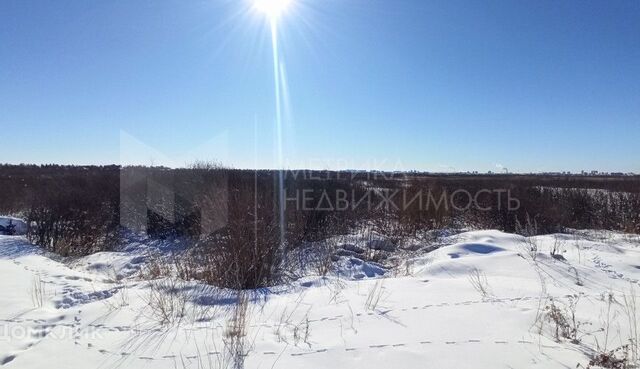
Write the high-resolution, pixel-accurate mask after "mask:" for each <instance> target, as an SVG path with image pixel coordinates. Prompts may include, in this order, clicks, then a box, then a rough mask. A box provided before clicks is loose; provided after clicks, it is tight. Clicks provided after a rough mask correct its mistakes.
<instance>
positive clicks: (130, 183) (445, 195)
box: [0, 163, 640, 289]
mask: <svg viewBox="0 0 640 369" xmlns="http://www.w3.org/2000/svg"><path fill="white" fill-rule="evenodd" d="M283 178H284V180H283V192H281V189H280V182H279V176H278V173H277V172H275V171H267V170H264V171H250V170H233V169H227V168H222V167H220V166H218V165H212V164H207V163H199V164H196V165H194V166H193V167H191V168H184V169H167V168H157V167H153V168H150V167H124V168H120V167H117V166H110V167H64V166H43V167H37V166H0V185H1V186H2V188H3V189H4V190H3V191H0V213H7V214H14V215H18V216H22V217H25V218H26V219H27V220H28V223H29V225H30V227H29V233H28V237H29V239H30V240H31V241H32V242H34V243H36V244H38V245H41V246H42V247H45V248H47V249H49V250H51V251H54V252H57V253H60V254H63V255H86V254H90V253H93V252H96V251H101V250H109V249H113V248H114V247H116V246H117V245H119V244H121V243H123V242H124V241H123V239H122V238H123V237H129V236H130V235H131V234H141V235H144V236H146V237H150V238H154V239H167V238H169V239H170V238H180V239H182V240H186V241H187V244H188V245H189V247H188V248H187V250H185V252H184V254H183V258H182V259H181V260H179V262H178V263H177V265H178V267H177V269H178V273H179V274H180V275H181V276H182V277H183V278H185V279H198V280H204V281H207V282H208V283H211V284H214V285H218V286H223V287H229V288H236V289H245V288H255V287H262V286H267V285H270V284H273V283H276V282H278V281H280V280H282V279H283V278H285V277H286V274H287V268H285V264H287V263H288V261H287V260H286V255H288V253H289V251H291V250H293V249H296V248H299V247H301V245H307V244H317V242H318V241H322V240H325V239H327V238H330V237H334V236H337V235H346V234H350V233H353V232H354V231H357V230H362V229H363V228H366V229H368V231H369V232H375V233H377V234H379V235H381V236H383V237H385V238H387V239H389V240H391V241H392V242H394V243H399V242H401V241H402V240H403V239H407V238H416V237H419V236H420V235H421V234H424V233H425V231H429V230H434V229H442V228H459V227H467V228H496V229H501V230H504V231H508V232H514V231H516V230H517V228H518V225H519V224H520V222H523V221H524V220H525V219H526V220H527V221H530V220H532V221H534V222H535V224H536V231H537V232H539V233H549V232H557V231H560V230H562V229H563V228H566V227H569V228H578V229H608V230H617V231H625V232H634V233H640V178H637V177H631V178H624V180H623V181H622V180H620V179H613V178H612V179H611V180H610V181H609V182H607V181H605V180H603V179H601V178H595V179H594V178H589V177H585V178H582V179H581V178H580V177H566V178H565V179H564V180H563V179H562V178H548V177H545V176H494V177H490V176H489V177H487V176H484V177H483V176H426V175H419V174H415V173H405V174H397V173H393V174H384V173H364V172H357V173H356V172H354V173H352V172H293V171H288V172H285V173H284V176H283ZM460 190H463V191H464V192H465V193H468V194H470V195H471V196H472V197H473V203H471V204H470V206H469V203H468V198H467V197H465V196H458V197H455V196H453V194H455V193H456V191H460ZM281 193H284V195H283V199H282V200H281V196H280V194H281ZM419 194H421V195H422V197H417V196H418V195H419ZM443 199H444V200H443ZM513 199H516V200H517V201H516V202H515V203H514V202H513V201H512V200H513ZM280 201H283V202H284V205H285V206H284V214H282V215H283V216H282V217H281V213H280V209H281V202H280ZM510 201H511V202H510ZM514 204H517V205H518V206H517V207H514V206H512V205H514Z"/></svg>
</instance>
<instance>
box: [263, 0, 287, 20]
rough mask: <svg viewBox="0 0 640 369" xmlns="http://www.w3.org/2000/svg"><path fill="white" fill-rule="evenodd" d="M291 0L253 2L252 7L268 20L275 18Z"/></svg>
mask: <svg viewBox="0 0 640 369" xmlns="http://www.w3.org/2000/svg"><path fill="white" fill-rule="evenodd" d="M292 1H293V0H254V3H253V4H254V7H255V8H256V9H258V10H259V11H261V12H263V13H264V14H266V15H267V16H269V17H270V18H277V17H278V16H279V15H280V14H282V13H283V12H284V11H285V10H286V9H287V7H289V5H290V4H291V3H292Z"/></svg>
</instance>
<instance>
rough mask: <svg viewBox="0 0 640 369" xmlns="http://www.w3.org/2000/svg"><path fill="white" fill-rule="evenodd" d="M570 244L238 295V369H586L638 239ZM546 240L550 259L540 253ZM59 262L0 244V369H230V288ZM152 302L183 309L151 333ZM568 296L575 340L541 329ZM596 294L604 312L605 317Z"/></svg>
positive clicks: (440, 252)
mask: <svg viewBox="0 0 640 369" xmlns="http://www.w3.org/2000/svg"><path fill="white" fill-rule="evenodd" d="M576 234H577V236H576V235H549V236H539V237H535V238H533V241H534V243H535V244H537V245H538V254H537V256H536V258H535V261H534V260H533V258H532V257H531V252H529V250H530V249H529V246H530V245H531V243H527V242H525V241H527V240H526V239H524V238H523V237H521V236H517V235H511V234H506V233H501V232H498V231H475V232H467V233H463V234H460V235H457V236H455V237H453V236H452V237H450V238H449V239H448V242H447V244H448V245H447V246H444V247H441V248H439V249H437V250H435V251H433V252H430V253H423V254H421V255H417V256H415V255H414V257H413V258H412V259H410V260H408V261H407V263H406V264H405V265H403V266H401V267H399V268H397V270H393V271H389V272H386V273H385V275H384V276H382V275H381V274H382V273H383V272H384V270H382V269H380V270H377V269H376V270H375V272H372V273H371V274H369V275H365V276H359V278H361V279H357V278H346V279H340V278H337V277H335V276H334V277H327V278H321V277H313V276H310V277H305V278H303V279H301V280H299V281H297V282H296V283H294V284H292V285H290V286H280V287H274V288H271V289H263V290H259V291H251V292H247V294H248V295H249V298H250V303H249V308H248V311H249V313H248V315H247V319H248V323H247V332H246V333H247V334H246V337H245V350H246V352H247V356H246V358H245V367H246V368H272V367H273V368H331V369H336V368H367V369H375V368H380V369H388V368H425V367H431V368H467V367H473V368H492V369H493V368H508V367H513V368H567V367H569V368H575V367H576V365H577V364H581V365H583V366H586V364H587V363H588V361H589V359H588V355H589V354H591V353H592V352H593V350H594V349H595V348H596V340H597V342H598V344H599V345H600V346H605V345H606V348H607V349H609V350H611V349H614V348H616V347H618V346H620V345H622V344H625V343H627V340H628V338H629V337H628V336H629V334H628V333H629V332H628V327H629V325H628V321H627V320H626V319H627V318H626V316H625V314H624V313H623V310H624V309H623V297H624V295H629V294H630V292H631V290H632V288H633V289H634V290H635V291H636V292H635V293H636V294H637V291H638V290H639V288H638V287H640V286H638V283H639V282H638V281H639V279H640V239H639V238H638V237H632V236H625V235H621V234H615V233H598V232H590V231H585V232H579V233H576ZM603 235H604V236H605V237H603ZM556 240H562V241H556ZM554 244H556V245H557V246H559V247H560V249H561V251H560V254H561V255H562V258H559V257H556V258H554V257H551V256H550V249H551V248H552V247H553V246H554ZM56 259H58V258H56V257H55V256H53V255H49V254H47V253H44V252H42V251H41V250H39V249H38V248H36V247H33V246H31V245H29V244H28V243H27V241H26V240H25V239H24V238H23V237H19V236H11V237H10V236H0V291H2V292H1V294H2V298H1V303H0V329H2V331H0V366H2V367H3V368H4V367H6V368H26V369H33V368H111V367H120V366H122V367H127V368H219V367H226V366H225V364H228V361H227V358H226V356H227V355H226V354H225V353H224V352H225V347H226V346H225V341H227V344H228V341H229V335H228V325H229V321H230V318H231V316H232V312H233V306H234V302H235V301H236V297H235V294H234V293H233V292H231V291H224V290H219V289H215V288H212V287H208V286H204V285H199V284H197V283H195V282H177V281H171V280H157V281H142V280H139V279H138V272H139V270H140V267H141V265H143V264H144V263H145V259H144V258H143V257H141V256H140V254H139V253H136V252H133V251H131V252H128V251H125V252H117V253H99V254H95V255H91V256H88V257H86V258H81V259H79V260H78V259H76V260H73V261H72V262H70V261H68V260H62V259H59V260H56ZM562 259H564V260H562ZM344 260H346V259H344V258H343V259H341V261H340V263H342V262H344ZM371 265H374V266H375V264H371ZM359 270H360V269H359ZM474 273H477V275H479V276H481V277H482V278H483V279H484V280H485V281H486V284H485V285H484V287H485V292H486V293H481V292H480V291H479V290H478V289H477V288H474V285H473V283H472V281H471V279H470V276H471V275H474ZM576 273H577V274H576ZM112 275H115V276H117V277H116V278H112V277H111V276H112ZM158 291H160V292H158ZM163 291H165V292H163ZM166 291H168V292H166ZM154 293H156V295H154ZM157 293H160V294H162V293H167V294H168V295H171V296H174V301H173V303H174V304H179V300H184V301H186V304H185V306H186V309H185V313H184V314H183V315H184V317H182V319H179V320H178V319H176V320H174V321H173V322H172V323H165V324H162V323H161V319H159V315H158V311H157V310H154V309H151V307H150V306H149V302H150V301H153V299H154V296H158V295H157ZM571 296H580V299H579V302H578V304H577V307H576V316H577V320H578V321H579V322H581V323H582V325H581V329H580V331H581V333H580V335H579V336H580V337H579V338H580V339H581V342H580V343H571V342H569V340H567V339H562V340H560V341H557V340H555V339H554V336H553V327H552V325H551V323H550V322H548V321H545V320H544V319H538V318H539V317H540V316H542V314H543V313H544V311H543V310H542V309H543V307H544V306H545V305H547V304H548V303H549V301H550V300H549V299H551V298H552V299H553V301H554V303H555V304H556V305H558V306H560V307H561V308H564V307H565V306H566V305H567V304H568V302H569V299H570V298H573V297H571ZM608 296H612V297H613V298H614V299H615V301H616V302H615V303H613V304H612V305H613V306H612V311H613V312H615V314H613V313H607V308H608V307H609V304H608V303H607V301H608V300H609V297H608ZM540 321H544V324H543V325H542V328H540V324H539V322H540ZM607 321H608V322H609V324H606V322H607ZM605 325H608V326H610V332H609V334H608V337H607V339H606V343H605V332H603V331H602V328H604V327H605ZM226 332H227V333H226Z"/></svg>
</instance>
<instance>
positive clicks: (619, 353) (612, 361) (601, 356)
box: [587, 345, 634, 369]
mask: <svg viewBox="0 0 640 369" xmlns="http://www.w3.org/2000/svg"><path fill="white" fill-rule="evenodd" d="M594 367H597V368H604V369H631V368H633V367H634V366H632V365H631V363H630V360H629V345H623V346H620V347H618V348H616V349H614V350H611V351H606V352H598V353H597V354H596V355H594V357H593V358H591V360H590V361H589V365H587V369H591V368H594Z"/></svg>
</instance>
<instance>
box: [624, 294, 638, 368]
mask: <svg viewBox="0 0 640 369" xmlns="http://www.w3.org/2000/svg"><path fill="white" fill-rule="evenodd" d="M623 311H624V314H625V317H626V320H627V322H626V323H627V329H628V330H629V333H628V334H629V344H628V345H629V359H630V361H631V362H633V363H640V340H639V339H640V331H638V325H639V324H638V323H639V321H640V313H639V312H638V304H637V300H636V294H635V289H634V287H633V284H631V287H630V290H629V294H625V295H624V296H623Z"/></svg>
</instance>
